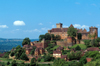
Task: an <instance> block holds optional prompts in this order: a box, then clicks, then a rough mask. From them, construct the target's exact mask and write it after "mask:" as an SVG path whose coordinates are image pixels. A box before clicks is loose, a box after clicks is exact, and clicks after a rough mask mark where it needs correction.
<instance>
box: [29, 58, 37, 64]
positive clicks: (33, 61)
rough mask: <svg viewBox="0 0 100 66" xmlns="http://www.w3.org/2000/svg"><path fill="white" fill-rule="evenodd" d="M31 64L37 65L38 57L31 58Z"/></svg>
mask: <svg viewBox="0 0 100 66" xmlns="http://www.w3.org/2000/svg"><path fill="white" fill-rule="evenodd" d="M30 66H36V59H35V58H32V59H31V62H30Z"/></svg>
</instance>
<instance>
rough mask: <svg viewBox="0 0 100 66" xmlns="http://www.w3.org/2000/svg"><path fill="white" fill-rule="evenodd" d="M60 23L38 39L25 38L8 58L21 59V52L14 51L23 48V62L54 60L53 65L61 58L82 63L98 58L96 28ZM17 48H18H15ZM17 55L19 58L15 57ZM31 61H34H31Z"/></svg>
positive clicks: (99, 44)
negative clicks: (65, 25) (76, 26)
mask: <svg viewBox="0 0 100 66" xmlns="http://www.w3.org/2000/svg"><path fill="white" fill-rule="evenodd" d="M62 25H63V24H62V23H57V24H56V28H52V29H51V30H48V33H46V34H45V35H40V36H39V41H34V42H30V41H29V38H25V39H24V40H23V43H22V45H23V47H22V48H21V47H20V46H18V47H16V48H13V49H12V50H11V52H10V53H9V58H10V59H22V57H23V56H22V54H17V55H16V52H18V51H19V52H22V50H23V49H24V50H23V51H25V54H26V55H25V54H24V55H25V56H24V57H25V58H26V56H27V61H25V63H32V59H33V58H34V59H35V60H36V61H38V62H54V63H53V66H56V65H57V64H59V63H57V62H61V61H62V60H63V62H71V61H73V60H76V61H75V62H71V63H72V64H73V63H74V64H81V65H84V64H87V63H89V62H92V61H93V60H96V59H100V55H99V54H100V53H99V52H100V49H99V48H100V47H99V46H100V38H99V37H98V28H96V27H92V26H91V27H89V31H87V30H86V29H78V28H74V26H73V25H72V24H71V25H70V26H69V27H68V28H63V27H62ZM27 39H28V40H27ZM19 48H20V50H17V49H19ZM18 55H19V56H21V58H18V57H16V56H18ZM1 57H3V56H2V55H1ZM60 59H61V61H60ZM23 60H24V59H23ZM33 63H36V62H35V61H33ZM56 63H57V64H56ZM64 64H66V63H64ZM67 64H70V63H67ZM33 65H34V64H33ZM71 66H73V65H71ZM77 66H80V65H77Z"/></svg>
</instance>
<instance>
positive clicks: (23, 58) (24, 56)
mask: <svg viewBox="0 0 100 66" xmlns="http://www.w3.org/2000/svg"><path fill="white" fill-rule="evenodd" d="M20 59H22V60H26V61H28V60H29V59H28V57H27V55H26V54H25V53H22V54H21V56H20Z"/></svg>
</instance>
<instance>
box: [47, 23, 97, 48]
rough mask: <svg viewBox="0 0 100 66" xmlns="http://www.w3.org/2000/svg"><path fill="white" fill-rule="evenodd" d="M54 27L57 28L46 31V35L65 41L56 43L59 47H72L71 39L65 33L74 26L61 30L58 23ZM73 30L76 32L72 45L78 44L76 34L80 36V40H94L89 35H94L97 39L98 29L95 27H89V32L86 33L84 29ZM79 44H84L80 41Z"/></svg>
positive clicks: (60, 24) (60, 25)
mask: <svg viewBox="0 0 100 66" xmlns="http://www.w3.org/2000/svg"><path fill="white" fill-rule="evenodd" d="M56 26H57V27H56V28H52V29H51V30H48V33H49V34H54V35H55V36H56V35H60V37H61V39H63V40H65V41H57V42H56V44H57V45H60V46H65V47H68V46H72V38H71V37H70V36H68V34H67V31H68V28H69V27H73V28H74V26H73V25H72V24H71V25H70V26H69V27H68V28H63V27H62V23H58V24H56ZM75 29H76V30H77V33H76V37H75V39H76V40H75V41H74V42H73V45H74V44H76V43H77V44H78V43H79V40H77V39H78V37H77V35H78V33H81V34H82V39H81V40H87V39H94V38H93V37H90V35H91V36H93V35H95V38H97V37H98V28H96V27H89V31H87V30H86V29H78V28H75ZM80 43H81V44H84V42H83V41H81V42H80Z"/></svg>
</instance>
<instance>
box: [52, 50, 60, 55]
mask: <svg viewBox="0 0 100 66" xmlns="http://www.w3.org/2000/svg"><path fill="white" fill-rule="evenodd" d="M53 54H62V53H61V51H56V50H55V51H53Z"/></svg>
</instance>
